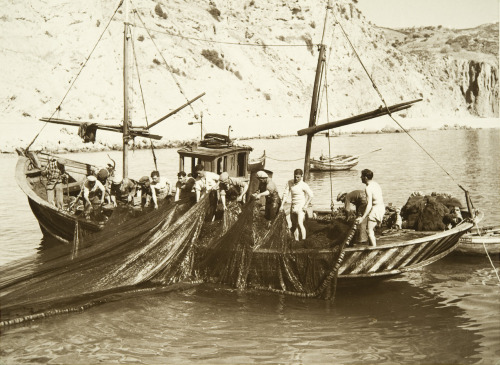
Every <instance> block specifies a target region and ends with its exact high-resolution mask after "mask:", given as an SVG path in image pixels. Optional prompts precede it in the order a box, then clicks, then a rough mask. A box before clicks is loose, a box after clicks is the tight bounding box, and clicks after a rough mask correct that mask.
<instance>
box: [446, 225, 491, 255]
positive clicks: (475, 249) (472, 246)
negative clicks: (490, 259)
mask: <svg viewBox="0 0 500 365" xmlns="http://www.w3.org/2000/svg"><path fill="white" fill-rule="evenodd" d="M485 250H486V251H487V252H488V253H489V254H492V255H500V227H496V228H493V229H490V230H488V229H486V230H484V231H483V232H482V233H481V234H477V233H469V234H466V235H464V236H462V237H461V238H460V241H459V244H458V247H457V249H456V250H455V252H456V253H458V254H464V255H485V254H486V251H485Z"/></svg>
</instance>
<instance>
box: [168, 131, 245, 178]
mask: <svg viewBox="0 0 500 365" xmlns="http://www.w3.org/2000/svg"><path fill="white" fill-rule="evenodd" d="M211 136H213V134H207V135H205V139H203V140H202V141H201V142H200V143H199V144H197V145H193V146H189V147H183V148H181V149H179V150H177V153H179V171H185V172H186V173H194V171H195V167H196V165H197V164H199V163H202V164H203V166H204V168H205V171H211V172H214V173H216V174H219V175H220V174H221V173H222V172H227V173H228V174H229V176H232V177H242V178H249V163H248V161H249V155H250V152H251V151H252V150H253V148H252V147H250V146H237V145H234V144H233V143H232V142H231V141H230V140H229V139H228V137H227V136H223V135H220V137H219V135H216V136H217V137H211Z"/></svg>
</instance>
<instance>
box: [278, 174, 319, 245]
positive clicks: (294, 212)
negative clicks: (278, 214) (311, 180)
mask: <svg viewBox="0 0 500 365" xmlns="http://www.w3.org/2000/svg"><path fill="white" fill-rule="evenodd" d="M303 175H304V172H303V171H302V170H301V169H296V170H295V171H294V172H293V179H292V180H289V181H288V183H287V184H286V186H285V192H284V193H283V199H281V201H282V203H281V207H280V209H283V205H284V202H285V200H286V198H287V196H288V195H289V194H290V195H291V196H292V206H291V207H290V220H291V221H292V228H291V231H292V233H293V236H294V238H295V241H298V240H299V229H300V233H301V234H302V239H303V240H305V239H306V227H305V226H304V219H305V216H306V210H307V207H308V206H309V203H310V202H311V200H312V198H313V197H314V194H313V192H312V190H311V188H310V187H309V185H307V184H306V183H305V182H304V180H302V177H303Z"/></svg>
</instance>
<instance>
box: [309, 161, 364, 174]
mask: <svg viewBox="0 0 500 365" xmlns="http://www.w3.org/2000/svg"><path fill="white" fill-rule="evenodd" d="M358 163H359V159H357V158H356V159H353V160H350V161H347V162H342V161H340V162H335V161H327V160H325V161H323V160H317V159H314V158H313V159H311V162H310V166H311V171H344V170H350V169H352V168H353V167H354V166H356V165H357V164H358Z"/></svg>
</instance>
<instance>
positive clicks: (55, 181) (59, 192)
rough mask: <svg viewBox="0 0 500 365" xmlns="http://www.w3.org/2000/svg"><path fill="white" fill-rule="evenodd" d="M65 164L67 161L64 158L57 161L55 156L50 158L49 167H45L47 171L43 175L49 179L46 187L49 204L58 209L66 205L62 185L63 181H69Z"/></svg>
mask: <svg viewBox="0 0 500 365" xmlns="http://www.w3.org/2000/svg"><path fill="white" fill-rule="evenodd" d="M65 163H66V160H64V159H63V158H59V159H56V158H55V157H54V156H50V157H49V161H48V163H47V166H45V169H44V170H43V172H42V175H45V177H46V178H47V184H46V185H45V189H46V191H47V202H49V204H52V205H55V206H56V207H57V208H58V209H62V208H63V204H64V202H63V197H64V192H63V186H62V184H63V180H66V179H67V175H66V173H65V168H64V165H65ZM54 197H55V200H54Z"/></svg>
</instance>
